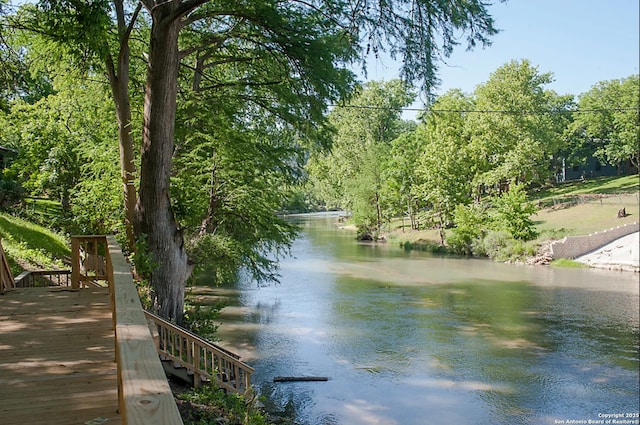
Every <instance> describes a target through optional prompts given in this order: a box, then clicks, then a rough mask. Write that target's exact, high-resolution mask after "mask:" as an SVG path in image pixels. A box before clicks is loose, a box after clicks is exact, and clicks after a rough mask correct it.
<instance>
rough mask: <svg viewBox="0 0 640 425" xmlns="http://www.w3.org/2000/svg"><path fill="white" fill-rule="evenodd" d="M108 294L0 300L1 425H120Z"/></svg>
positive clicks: (39, 291)
mask: <svg viewBox="0 0 640 425" xmlns="http://www.w3.org/2000/svg"><path fill="white" fill-rule="evenodd" d="M114 347H115V341H114V330H113V324H112V314H111V308H110V300H109V291H108V289H106V288H104V289H102V288H85V289H81V290H72V289H70V288H64V287H45V288H17V289H13V290H11V291H8V292H7V293H5V294H4V295H0V423H1V424H5V425H9V424H20V425H24V424H61V425H62V424H64V425H71V424H91V425H97V424H106V425H111V424H120V423H121V418H120V415H119V414H118V413H117V409H118V382H117V373H116V363H115V349H114Z"/></svg>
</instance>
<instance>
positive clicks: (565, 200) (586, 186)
mask: <svg viewBox="0 0 640 425" xmlns="http://www.w3.org/2000/svg"><path fill="white" fill-rule="evenodd" d="M529 199H530V200H531V201H533V202H535V203H536V204H537V205H539V210H538V212H537V214H535V215H534V216H533V217H532V218H533V220H534V222H535V224H536V230H537V231H538V232H539V233H540V236H539V237H538V238H537V239H536V241H535V242H537V243H541V242H543V241H545V240H549V239H561V238H563V237H565V236H576V235H588V234H589V233H593V232H598V231H602V230H605V229H610V228H612V227H616V226H620V225H623V224H627V223H634V222H637V221H640V176H638V175H637V174H636V175H633V176H624V177H604V178H598V179H593V180H585V181H579V182H571V183H566V184H562V185H558V186H556V187H552V188H549V189H545V190H543V191H540V192H536V193H533V194H531V195H530V197H529ZM621 208H624V209H625V212H626V213H627V216H626V217H624V218H618V210H620V209H621ZM399 226H400V223H399V222H394V223H393V225H392V226H391V228H392V229H393V231H392V233H391V234H390V235H389V240H390V241H391V242H393V243H405V242H409V243H411V244H418V245H419V244H420V242H425V243H426V244H429V243H439V242H440V238H439V234H438V232H437V231H436V230H424V231H405V233H402V232H401V230H399Z"/></svg>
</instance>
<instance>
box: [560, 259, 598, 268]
mask: <svg viewBox="0 0 640 425" xmlns="http://www.w3.org/2000/svg"><path fill="white" fill-rule="evenodd" d="M551 265H552V266H554V267H565V268H572V269H584V268H589V265H587V264H584V263H581V262H579V261H574V260H569V259H568V258H558V259H557V260H553V261H552V262H551Z"/></svg>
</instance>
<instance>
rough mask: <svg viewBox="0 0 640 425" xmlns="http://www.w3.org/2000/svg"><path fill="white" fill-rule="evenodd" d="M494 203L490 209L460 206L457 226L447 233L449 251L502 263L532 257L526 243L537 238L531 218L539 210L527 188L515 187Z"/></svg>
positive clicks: (530, 248) (531, 246) (530, 245)
mask: <svg viewBox="0 0 640 425" xmlns="http://www.w3.org/2000/svg"><path fill="white" fill-rule="evenodd" d="M492 201H493V204H492V205H491V206H490V207H489V208H485V207H483V206H481V205H479V204H472V205H469V206H465V205H458V206H457V207H456V210H455V218H454V221H455V223H456V226H455V227H454V228H453V229H451V230H450V231H449V232H447V239H446V240H447V245H448V246H449V249H450V250H451V251H452V252H454V253H456V254H462V255H477V256H487V257H490V258H494V259H497V260H501V261H506V260H513V259H516V258H521V257H522V256H526V255H529V254H532V253H533V252H534V251H535V249H534V248H533V245H532V244H526V243H525V242H526V241H529V240H532V239H534V238H535V237H536V236H537V232H536V230H535V223H534V222H533V220H531V218H530V217H531V215H532V214H534V213H535V208H534V207H533V205H532V204H530V203H528V202H527V200H526V192H525V191H524V188H523V186H522V185H512V186H511V189H510V190H509V192H505V193H503V194H502V196H500V197H494V198H492Z"/></svg>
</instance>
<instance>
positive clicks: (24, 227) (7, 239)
mask: <svg viewBox="0 0 640 425" xmlns="http://www.w3.org/2000/svg"><path fill="white" fill-rule="evenodd" d="M0 239H2V246H3V248H4V251H5V253H6V254H7V257H8V259H9V264H10V265H11V271H12V272H13V273H14V274H15V273H20V272H21V271H22V270H24V269H26V268H31V269H56V268H65V265H64V262H65V260H66V259H68V258H69V257H70V256H71V249H70V247H69V244H68V243H67V241H66V239H65V238H64V237H63V236H61V235H59V234H56V233H54V232H51V231H50V230H47V229H46V228H44V227H42V226H39V225H37V224H33V223H31V222H28V221H26V220H23V219H21V218H17V217H14V216H12V215H10V214H7V213H0Z"/></svg>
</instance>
